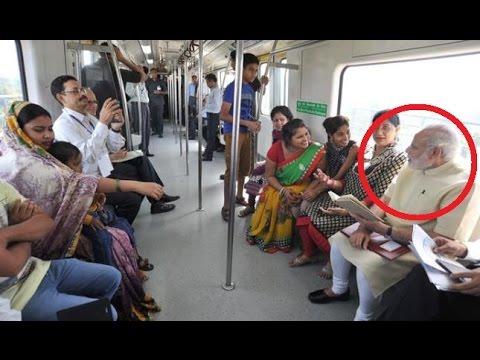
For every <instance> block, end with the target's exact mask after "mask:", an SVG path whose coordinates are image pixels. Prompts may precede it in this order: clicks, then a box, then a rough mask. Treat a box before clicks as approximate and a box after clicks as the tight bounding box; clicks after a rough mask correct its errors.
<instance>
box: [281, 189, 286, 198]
mask: <svg viewBox="0 0 480 360" xmlns="http://www.w3.org/2000/svg"><path fill="white" fill-rule="evenodd" d="M280 196H281V197H285V188H284V187H282V188H281V189H280Z"/></svg>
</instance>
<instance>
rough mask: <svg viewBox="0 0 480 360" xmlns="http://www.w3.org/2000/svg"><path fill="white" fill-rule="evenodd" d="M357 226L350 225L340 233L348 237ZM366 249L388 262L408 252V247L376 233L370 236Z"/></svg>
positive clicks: (357, 224)
mask: <svg viewBox="0 0 480 360" xmlns="http://www.w3.org/2000/svg"><path fill="white" fill-rule="evenodd" d="M359 226H360V223H355V224H352V225H350V226H348V227H346V228H345V229H342V230H341V233H342V234H344V235H346V236H348V237H350V235H352V233H353V232H355V231H356V230H357V229H358V227H359ZM367 249H368V250H370V251H373V252H374V253H376V254H378V255H380V256H382V257H384V258H385V259H388V260H393V259H396V258H397V257H399V256H401V255H403V254H406V253H408V252H410V249H409V248H408V246H406V245H402V244H399V243H397V242H395V241H393V240H390V239H387V238H386V237H385V236H383V235H380V234H378V233H376V232H374V233H371V234H370V242H369V243H368V246H367Z"/></svg>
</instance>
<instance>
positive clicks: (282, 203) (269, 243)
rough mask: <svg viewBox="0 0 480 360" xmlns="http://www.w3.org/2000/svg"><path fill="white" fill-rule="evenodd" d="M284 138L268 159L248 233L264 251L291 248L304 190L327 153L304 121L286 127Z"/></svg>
mask: <svg viewBox="0 0 480 360" xmlns="http://www.w3.org/2000/svg"><path fill="white" fill-rule="evenodd" d="M282 133H283V140H282V141H277V142H276V143H275V144H273V145H272V146H271V147H270V149H269V150H268V153H267V159H266V162H265V177H266V178H267V181H268V185H266V186H265V187H264V188H263V190H262V193H261V194H260V201H259V204H258V206H257V209H256V210H255V213H254V214H253V217H252V220H251V223H250V227H249V229H248V232H247V242H248V243H249V244H250V245H255V244H258V246H259V247H260V249H261V250H262V251H265V252H268V253H275V252H277V251H279V250H280V251H283V252H290V251H291V250H292V234H293V227H294V221H295V220H294V216H293V213H292V210H294V208H295V207H297V206H299V205H300V202H301V200H302V193H303V191H305V190H306V188H307V187H308V186H309V184H310V183H311V177H312V174H313V173H314V172H315V170H316V169H317V167H318V165H319V163H320V160H321V159H322V157H323V156H324V153H325V149H324V147H323V145H321V144H318V143H312V142H311V138H310V132H309V130H308V129H307V127H306V126H305V123H304V122H303V120H300V119H293V120H291V121H290V122H288V123H287V124H286V125H284V126H283V129H282Z"/></svg>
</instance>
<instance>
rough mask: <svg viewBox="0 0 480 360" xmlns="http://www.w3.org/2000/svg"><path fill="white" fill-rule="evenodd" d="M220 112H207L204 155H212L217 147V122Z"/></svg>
mask: <svg viewBox="0 0 480 360" xmlns="http://www.w3.org/2000/svg"><path fill="white" fill-rule="evenodd" d="M219 119H220V114H214V113H207V137H206V139H207V148H206V149H205V156H206V157H210V158H211V157H212V156H213V152H214V151H215V150H216V149H217V142H216V140H217V134H218V124H219V122H220V120H219Z"/></svg>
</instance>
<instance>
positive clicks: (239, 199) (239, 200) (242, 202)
mask: <svg viewBox="0 0 480 360" xmlns="http://www.w3.org/2000/svg"><path fill="white" fill-rule="evenodd" d="M235 204H238V205H243V206H248V202H247V200H245V199H244V198H243V197H236V196H235Z"/></svg>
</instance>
